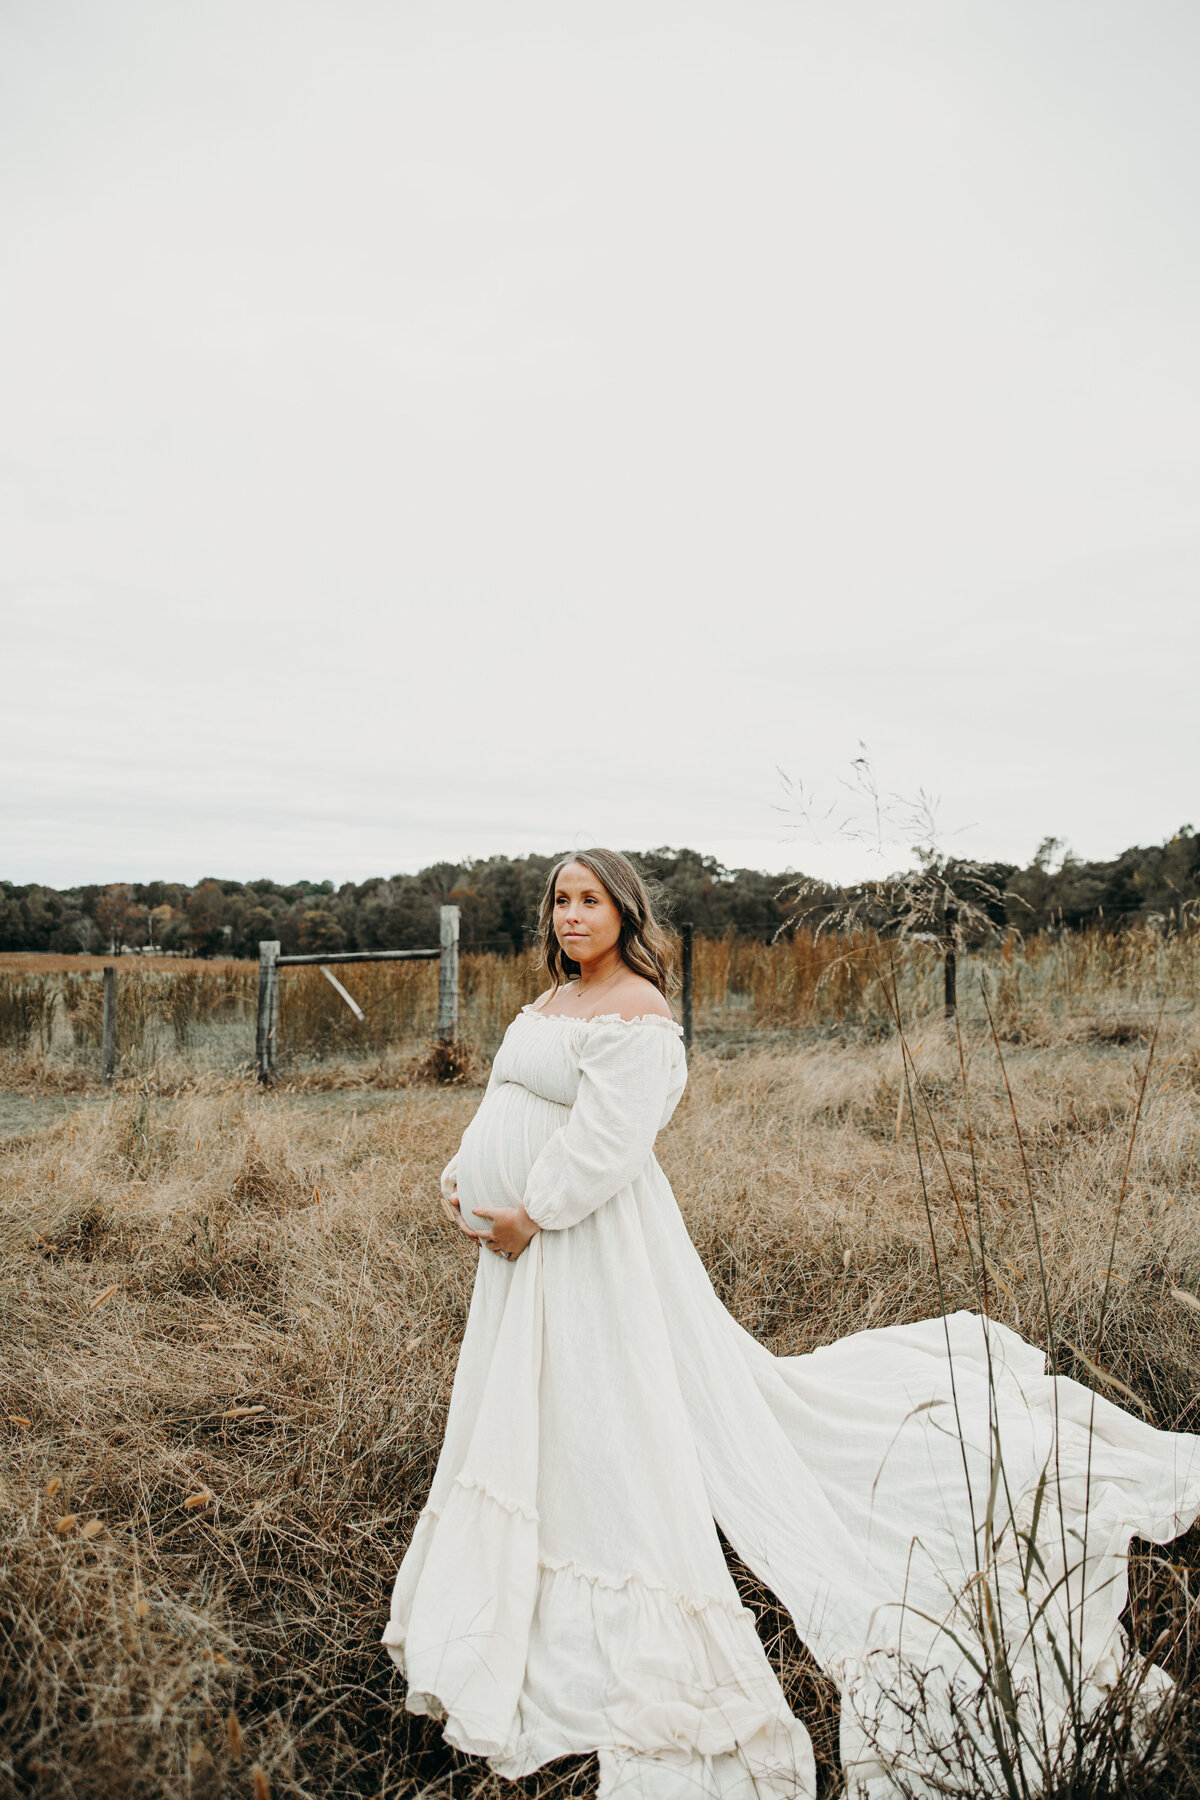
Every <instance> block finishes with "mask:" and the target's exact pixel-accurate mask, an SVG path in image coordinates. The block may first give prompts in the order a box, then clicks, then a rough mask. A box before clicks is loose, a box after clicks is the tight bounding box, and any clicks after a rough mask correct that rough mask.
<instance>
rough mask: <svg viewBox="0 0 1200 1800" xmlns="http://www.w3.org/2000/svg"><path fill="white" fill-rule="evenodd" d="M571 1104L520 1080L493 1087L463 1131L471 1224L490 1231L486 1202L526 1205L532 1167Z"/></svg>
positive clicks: (462, 1197) (462, 1179) (461, 1161)
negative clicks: (482, 1211)
mask: <svg viewBox="0 0 1200 1800" xmlns="http://www.w3.org/2000/svg"><path fill="white" fill-rule="evenodd" d="M570 1116H571V1109H570V1107H569V1106H560V1105H559V1104H558V1102H557V1101H555V1100H543V1099H542V1097H541V1095H540V1094H534V1093H531V1092H530V1090H529V1089H528V1088H526V1087H522V1086H521V1084H520V1083H519V1082H516V1081H504V1082H501V1084H500V1086H499V1087H497V1088H493V1089H492V1092H491V1093H490V1094H489V1095H488V1097H487V1099H486V1100H485V1101H484V1103H483V1105H482V1106H481V1107H480V1109H479V1111H478V1112H477V1113H476V1114H475V1117H474V1118H473V1119H472V1120H471V1123H470V1124H469V1125H468V1126H467V1129H466V1131H465V1132H464V1134H463V1140H462V1143H461V1144H460V1146H459V1151H458V1168H457V1175H458V1199H459V1205H460V1206H461V1208H462V1217H463V1220H464V1221H465V1223H466V1224H468V1225H471V1226H473V1227H474V1228H475V1229H476V1230H478V1231H490V1230H491V1221H490V1220H488V1219H481V1218H479V1217H477V1215H476V1210H475V1209H476V1208H477V1207H480V1206H488V1207H498V1206H520V1204H521V1202H522V1200H523V1199H524V1197H525V1183H526V1181H527V1179H528V1177H529V1171H530V1169H531V1168H532V1167H533V1165H534V1163H535V1162H536V1161H537V1158H538V1157H539V1156H540V1154H541V1152H542V1150H543V1149H544V1148H545V1146H546V1144H547V1143H548V1142H549V1140H550V1139H551V1138H552V1137H553V1135H554V1133H555V1132H556V1131H557V1130H558V1128H559V1126H560V1125H565V1124H566V1122H567V1120H568V1119H569V1118H570Z"/></svg>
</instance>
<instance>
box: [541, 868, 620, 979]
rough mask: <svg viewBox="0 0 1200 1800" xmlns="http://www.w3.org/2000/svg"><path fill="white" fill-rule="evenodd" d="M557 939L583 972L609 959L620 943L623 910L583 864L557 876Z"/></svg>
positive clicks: (555, 933)
mask: <svg viewBox="0 0 1200 1800" xmlns="http://www.w3.org/2000/svg"><path fill="white" fill-rule="evenodd" d="M554 935H555V937H556V938H557V939H558V941H559V944H560V946H561V947H562V950H563V953H564V954H565V955H566V956H569V957H570V959H571V961H572V962H577V963H578V964H579V965H580V967H581V968H584V967H586V966H587V964H588V963H593V962H595V961H596V959H597V958H598V957H601V956H604V955H606V954H607V953H608V951H610V950H611V949H612V948H613V946H614V945H615V944H616V943H617V942H618V941H619V939H620V936H621V914H620V910H619V909H618V907H617V906H616V904H615V903H614V901H613V898H612V896H611V894H610V893H609V892H608V889H607V888H606V887H604V886H603V885H602V884H601V881H600V878H599V876H598V875H593V874H592V871H591V870H590V869H587V868H585V867H584V865H583V864H582V863H577V862H570V863H567V864H566V865H565V867H563V868H562V869H560V870H559V872H558V880H557V881H556V882H555V884H554Z"/></svg>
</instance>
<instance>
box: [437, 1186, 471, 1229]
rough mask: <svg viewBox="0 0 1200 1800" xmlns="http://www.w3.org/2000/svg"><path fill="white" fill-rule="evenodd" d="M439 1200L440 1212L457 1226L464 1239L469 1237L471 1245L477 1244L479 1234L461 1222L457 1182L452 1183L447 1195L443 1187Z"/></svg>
mask: <svg viewBox="0 0 1200 1800" xmlns="http://www.w3.org/2000/svg"><path fill="white" fill-rule="evenodd" d="M439 1199H440V1200H441V1203H442V1211H443V1212H444V1213H445V1215H446V1217H447V1218H448V1219H453V1220H454V1223H455V1224H456V1225H457V1226H458V1229H459V1230H460V1231H461V1232H462V1234H463V1236H464V1237H469V1238H470V1239H471V1242H472V1243H474V1244H477V1243H478V1242H479V1236H480V1234H479V1232H477V1231H472V1230H471V1227H470V1226H469V1225H466V1224H464V1222H463V1217H462V1207H461V1204H460V1202H459V1198H458V1183H457V1181H456V1182H454V1184H453V1186H452V1187H451V1189H450V1192H449V1193H447V1192H446V1190H445V1187H444V1186H443V1189H442V1192H441V1194H440V1195H439Z"/></svg>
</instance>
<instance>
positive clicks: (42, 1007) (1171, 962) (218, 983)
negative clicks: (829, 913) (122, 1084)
mask: <svg viewBox="0 0 1200 1800" xmlns="http://www.w3.org/2000/svg"><path fill="white" fill-rule="evenodd" d="M11 960H12V959H3V960H0V1058H3V1057H5V1056H7V1059H8V1076H7V1079H8V1081H9V1083H10V1084H11V1083H13V1082H24V1081H28V1080H31V1079H45V1080H48V1081H49V1082H50V1083H51V1085H53V1084H54V1083H55V1082H56V1081H62V1080H65V1079H70V1080H78V1079H80V1078H86V1079H90V1080H92V1081H93V1082H95V1081H96V1079H97V1077H98V1073H99V1055H100V1019H101V985H100V973H99V966H98V964H97V965H96V966H94V967H90V968H87V969H80V968H75V967H55V968H51V969H49V970H48V971H47V972H45V973H38V972H37V970H35V969H31V968H26V967H21V968H12V967H9V966H8V963H9V962H10V961H11ZM30 960H31V959H28V958H26V959H24V961H25V962H29V961H30ZM47 960H48V961H50V962H52V963H55V964H65V963H68V962H70V960H71V959H68V958H52V959H47ZM79 961H80V962H83V961H87V962H89V963H94V962H95V959H79ZM980 974H984V975H986V977H987V980H988V982H989V985H990V988H991V991H992V995H993V1000H994V1006H995V1009H996V1013H997V1017H998V1020H999V1025H1000V1029H1001V1032H1002V1034H1003V1035H1004V1037H1005V1038H1006V1039H1010V1040H1013V1041H1017V1040H1023V1041H1029V1042H1037V1041H1040V1040H1043V1039H1046V1040H1048V1039H1049V1038H1056V1037H1059V1036H1061V1034H1062V1031H1063V1029H1064V1026H1065V1023H1066V1021H1068V1020H1071V1021H1073V1025H1072V1029H1074V1030H1075V1031H1076V1032H1077V1033H1079V1034H1080V1035H1085V1036H1086V1035H1088V1034H1089V1033H1091V1034H1092V1035H1100V1036H1103V1035H1104V1034H1105V1033H1106V1032H1107V1033H1111V1032H1113V1031H1117V1032H1118V1033H1119V1032H1120V1031H1122V1030H1134V1031H1139V1030H1141V1029H1143V1028H1144V1027H1145V1025H1146V1021H1147V1020H1148V1019H1151V1018H1153V1016H1154V1013H1155V1012H1156V1010H1157V1007H1158V1005H1159V1003H1160V1002H1161V1001H1164V1000H1165V1001H1166V1002H1167V1004H1168V1007H1169V1008H1174V1009H1177V1010H1178V1009H1187V1008H1189V1007H1193V1006H1195V1005H1196V1003H1197V1001H1198V1000H1200V931H1190V932H1187V933H1183V934H1177V933H1172V934H1163V933H1160V932H1158V931H1156V930H1155V929H1154V928H1153V927H1150V926H1145V927H1140V928H1136V929H1133V930H1129V931H1123V932H1111V931H1103V930H1097V931H1091V932H1084V933H1075V934H1072V933H1065V934H1062V935H1060V936H1057V937H1053V936H1045V935H1043V936H1039V937H1035V938H1031V939H1029V940H1028V942H1024V943H1023V942H1021V941H1020V940H1018V939H1017V938H1016V937H1015V936H1012V935H1010V936H1009V938H1008V939H1007V940H1006V941H1005V942H1004V943H1003V944H1002V945H1000V946H998V947H997V948H995V949H993V950H989V951H987V952H986V953H980V954H978V955H975V956H970V957H962V958H960V972H959V994H960V1009H961V1011H962V1015H963V1017H964V1018H965V1019H966V1020H967V1021H968V1022H974V1023H980V1024H981V1023H982V1021H983V1009H982V1005H981V1002H980V998H979V995H980V984H979V979H978V977H979V976H980ZM341 979H342V981H343V982H344V984H345V985H346V987H347V988H348V989H349V991H350V992H351V994H353V996H354V998H355V1000H356V1001H357V1002H358V1004H359V1006H360V1008H361V1010H362V1012H363V1014H364V1015H365V1016H364V1018H363V1019H362V1020H359V1019H356V1018H355V1016H354V1014H353V1013H352V1012H351V1011H350V1009H349V1008H348V1007H347V1006H346V1004H345V1002H344V1001H343V1000H342V999H341V997H340V996H339V995H338V994H337V993H336V992H335V990H334V989H333V988H332V987H331V986H330V984H329V982H327V981H326V980H325V978H324V976H323V975H322V974H321V972H320V969H319V968H316V967H301V968H295V969H284V970H283V971H282V972H281V983H280V1011H281V1018H280V1051H281V1068H282V1070H283V1071H284V1074H285V1076H286V1075H288V1074H289V1073H290V1074H294V1073H295V1072H297V1071H301V1070H304V1069H306V1068H311V1067H312V1066H313V1065H314V1064H319V1063H322V1062H325V1063H328V1062H331V1061H336V1062H351V1061H354V1060H355V1059H358V1060H364V1059H376V1060H378V1059H379V1058H381V1057H385V1056H386V1055H388V1054H390V1053H393V1052H400V1053H409V1052H411V1051H412V1050H413V1049H414V1048H415V1047H416V1046H417V1045H419V1044H421V1043H422V1042H426V1041H428V1039H429V1038H430V1037H431V1036H432V1034H433V1031H434V1027H435V1024H436V1010H437V976H436V972H435V970H434V968H433V967H432V966H431V965H430V964H428V963H375V964H370V963H365V964H359V965H355V966H353V967H350V968H345V969H343V970H342V971H341ZM893 982H894V984H895V987H896V992H897V998H898V1000H899V1003H900V1005H901V1008H902V1010H903V1012H904V1015H905V1016H906V1017H909V1018H923V1017H927V1016H932V1015H935V1014H937V1013H938V1012H940V1010H941V1007H942V964H941V957H940V953H939V950H938V947H937V946H936V945H935V944H926V943H912V944H909V945H908V946H906V947H904V948H903V949H899V948H897V947H896V946H895V945H893V944H889V943H888V942H887V941H881V940H880V939H879V938H877V937H876V936H875V935H874V934H873V933H870V932H866V933H855V934H853V935H851V936H847V937H838V936H836V935H833V934H830V935H827V936H814V934H812V933H811V932H807V931H800V932H797V933H796V935H795V936H794V937H793V938H791V939H790V940H782V941H780V942H779V943H776V944H763V943H758V942H755V941H752V940H748V939H736V938H715V939H714V938H709V939H703V938H702V939H698V940H697V941H696V946H695V969H694V989H695V1026H696V1033H697V1041H698V1042H699V1043H701V1044H707V1045H708V1046H710V1047H712V1048H744V1047H746V1046H747V1044H749V1043H750V1042H751V1041H752V1040H755V1039H757V1038H760V1037H762V1036H763V1034H771V1035H772V1036H774V1037H776V1038H778V1039H780V1040H782V1039H784V1038H787V1037H788V1036H792V1037H795V1036H797V1035H800V1036H804V1035H813V1034H829V1035H838V1034H844V1033H847V1032H849V1033H850V1034H852V1035H853V1034H863V1033H882V1034H890V1033H891V1031H892V1018H891V1007H890V1004H889V1002H888V999H887V987H888V985H889V983H893ZM540 985H541V982H540V978H539V975H538V971H537V969H536V967H535V965H534V962H533V959H532V958H531V957H530V956H528V955H524V956H518V957H510V956H496V955H492V954H488V953H486V952H468V953H466V954H465V955H464V956H463V957H462V959H461V1013H460V1023H461V1029H462V1032H463V1034H464V1036H465V1037H466V1038H467V1039H468V1040H469V1041H470V1042H471V1043H473V1044H474V1045H475V1046H476V1047H477V1049H478V1050H479V1051H480V1052H481V1053H482V1054H483V1055H486V1056H490V1055H492V1054H493V1053H494V1051H495V1049H496V1046H497V1044H498V1043H499V1041H500V1038H501V1036H502V1034H503V1031H504V1028H505V1026H506V1024H507V1022H508V1020H509V1019H510V1018H511V1017H512V1016H513V1014H514V1013H515V1012H516V1010H517V1008H518V1007H519V1006H521V1005H522V1004H524V1002H526V1001H527V1000H530V999H532V998H533V997H534V996H535V994H536V993H537V992H538V990H539V987H540ZM117 996H118V999H117V1012H118V1017H117V1049H118V1061H119V1073H120V1075H121V1076H122V1077H123V1078H125V1079H127V1080H135V1079H137V1078H138V1077H144V1076H146V1075H147V1074H148V1073H150V1072H151V1071H153V1072H155V1073H156V1075H158V1076H160V1077H162V1079H163V1080H165V1081H168V1082H175V1083H178V1082H179V1081H182V1080H185V1079H187V1078H188V1077H189V1076H191V1077H195V1076H196V1075H197V1074H200V1073H203V1072H205V1071H210V1072H211V1071H224V1072H226V1073H231V1072H233V1071H235V1070H237V1069H245V1068H248V1067H249V1064H250V1061H251V1058H252V1056H253V1048H254V1015H255V1006H256V996H257V969H256V966H255V965H254V964H251V963H225V964H217V963H213V964H204V963H189V964H184V963H166V962H152V961H149V960H139V959H137V958H133V957H130V958H125V959H122V961H121V963H120V965H119V974H118V981H117ZM39 1070H40V1071H41V1073H40V1075H39V1074H38V1071H39ZM4 1079H5V1076H4V1069H3V1067H2V1066H0V1084H2V1083H3V1081H4Z"/></svg>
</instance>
